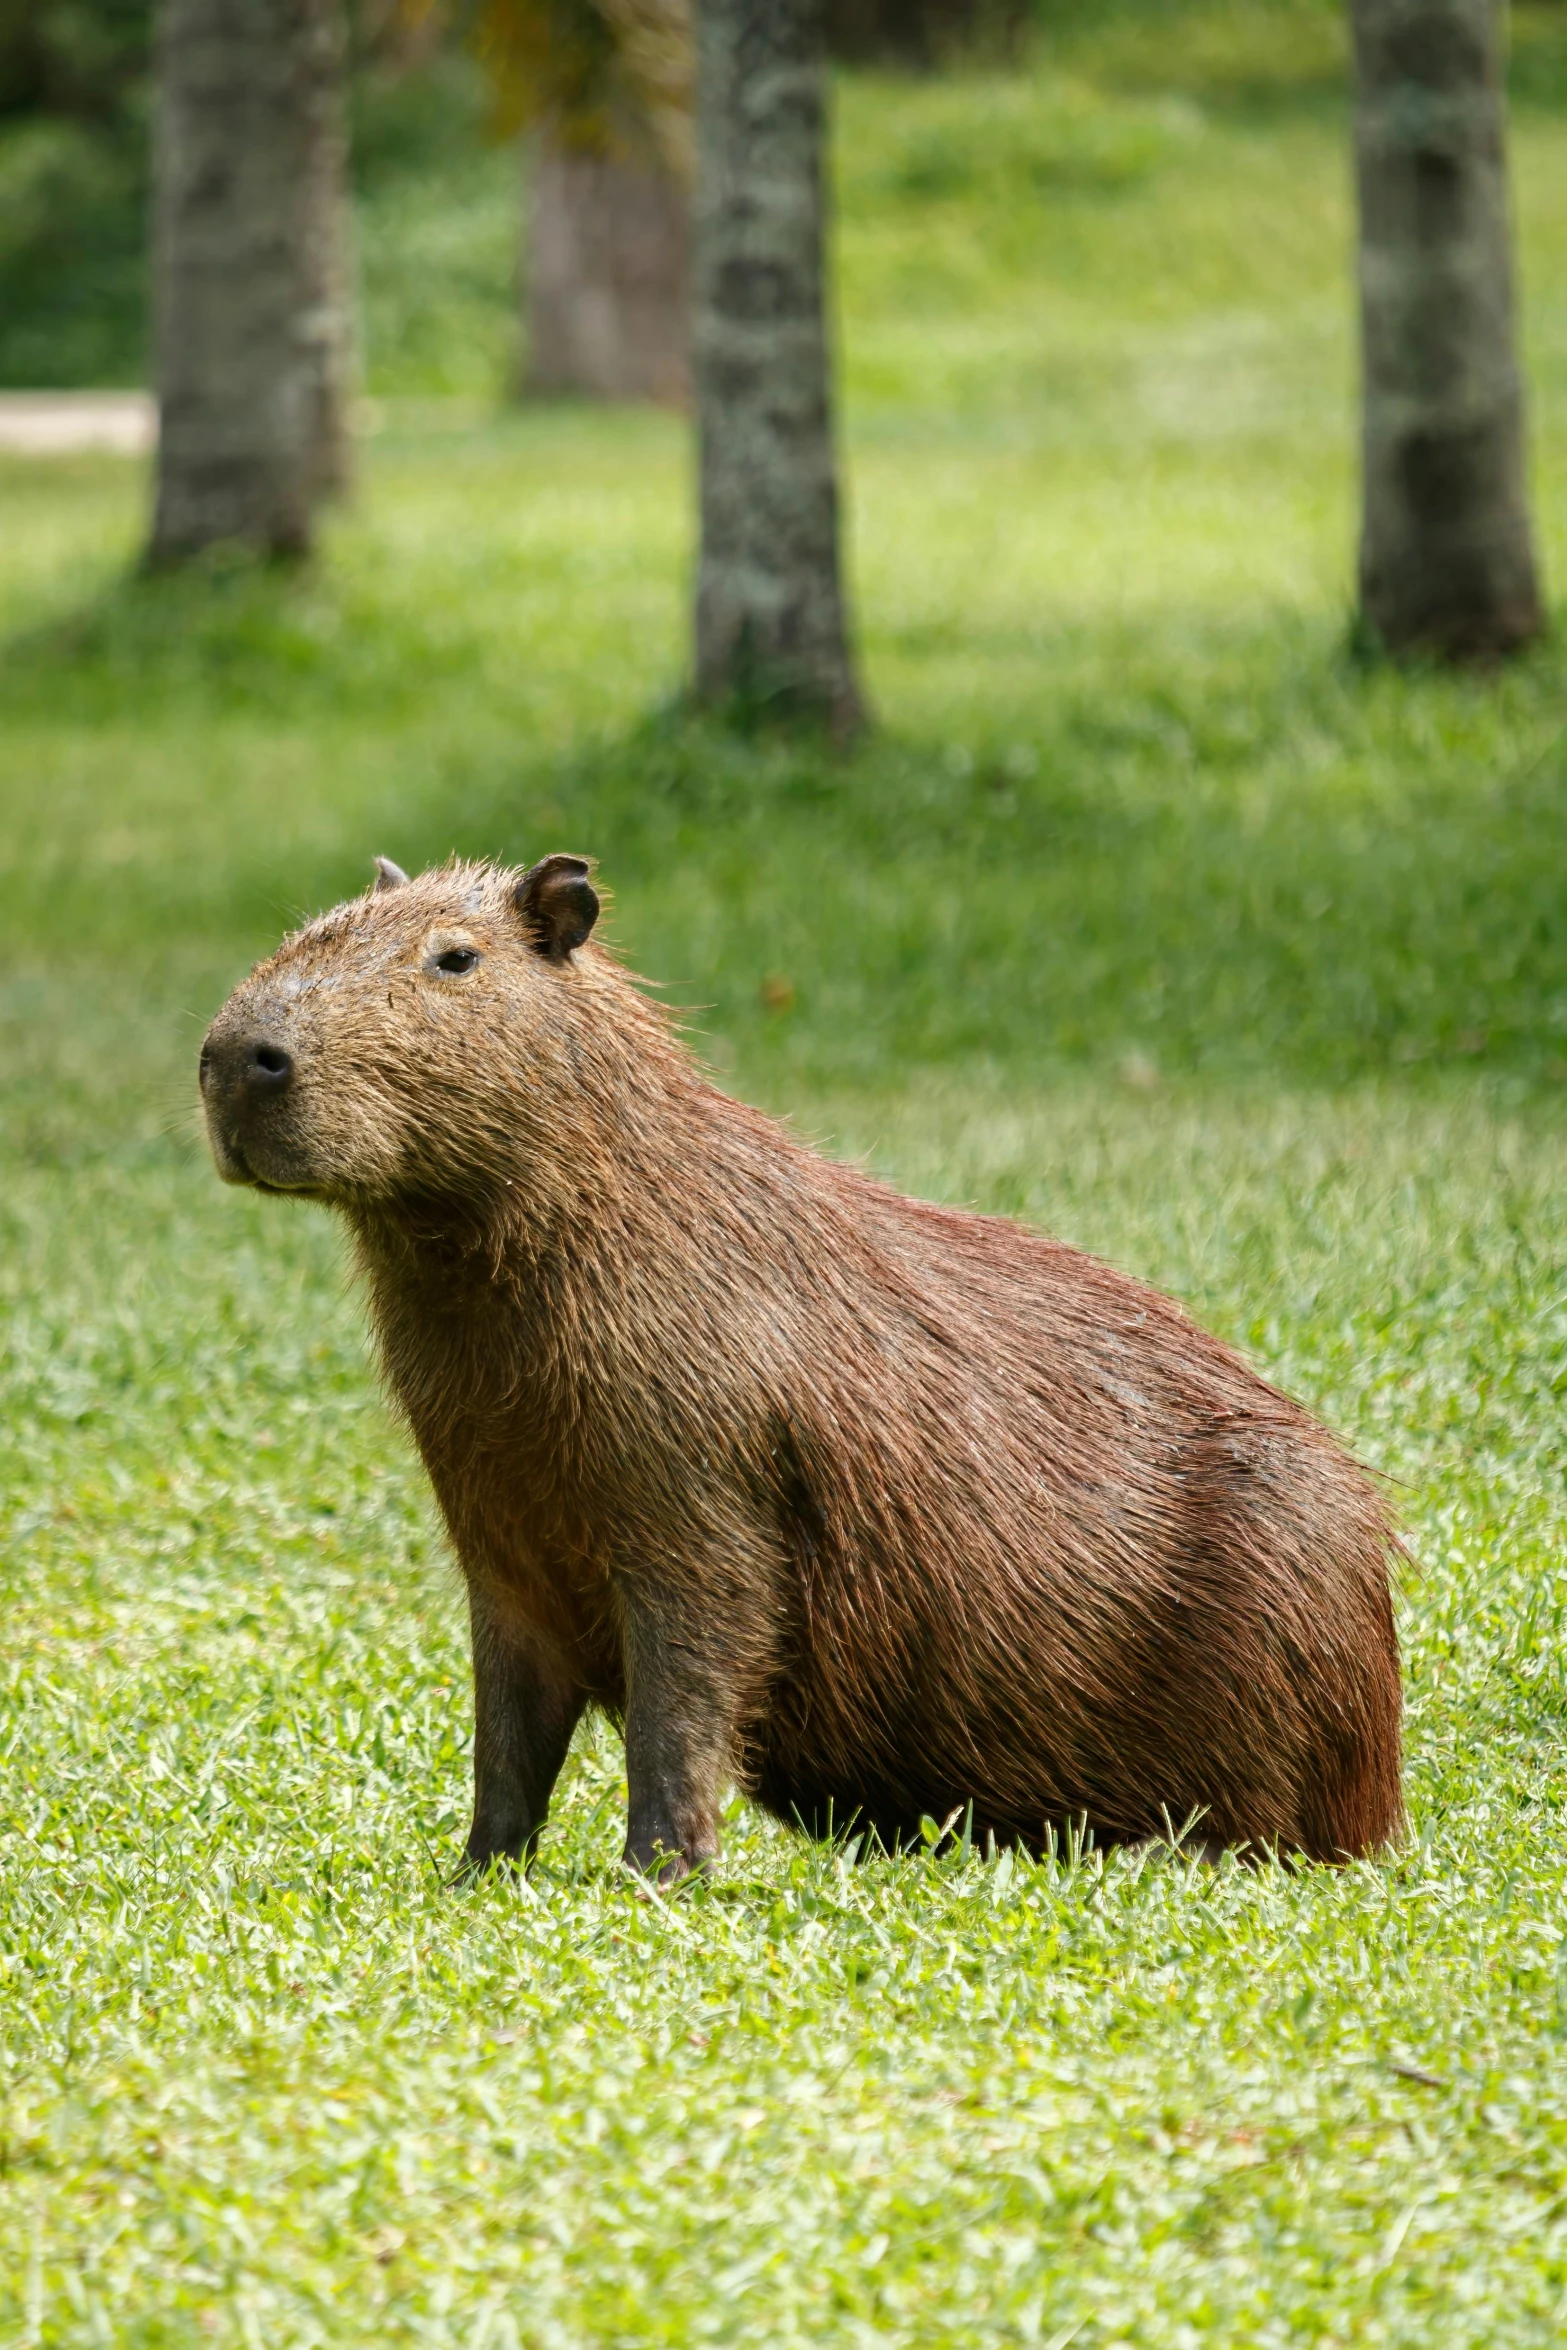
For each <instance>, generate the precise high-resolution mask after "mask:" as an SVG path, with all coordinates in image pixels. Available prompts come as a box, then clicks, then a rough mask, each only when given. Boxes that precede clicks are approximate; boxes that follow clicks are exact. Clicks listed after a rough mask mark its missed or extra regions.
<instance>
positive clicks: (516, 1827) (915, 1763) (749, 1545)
mask: <svg viewBox="0 0 1567 2350" xmlns="http://www.w3.org/2000/svg"><path fill="white" fill-rule="evenodd" d="M586 873H587V868H586V866H585V865H583V864H582V863H581V862H580V861H578V860H573V859H567V858H551V859H547V860H545V861H544V864H543V865H542V866H539V867H535V868H533V869H532V870H531V872H530V873H529V874H528V875H526V876H519V875H517V874H515V873H510V872H504V871H500V870H496V869H494V868H491V867H487V866H475V865H452V866H449V867H448V868H446V869H445V870H444V871H442V872H438V873H428V874H425V875H423V876H421V877H420V878H419V879H417V880H414V881H411V882H410V881H406V880H404V879H403V877H401V876H400V875H398V874H397V871H396V868H394V867H388V868H386V869H385V874H384V878H383V881H382V884H381V886H380V887H379V888H378V889H377V890H375V891H372V892H371V893H369V894H368V895H366V896H365V897H363V898H361V899H357V900H355V901H354V902H353V903H351V904H348V905H345V906H341V907H339V908H337V909H336V911H335V912H332V913H329V914H326V915H324V916H322V917H321V919H320V920H319V921H316V922H313V923H311V924H309V925H308V927H306V928H305V929H303V930H301V931H300V932H299V933H298V934H297V935H296V936H295V937H293V938H291V939H289V940H288V941H286V942H285V944H284V945H283V946H282V947H280V948H279V950H278V952H277V953H276V954H275V955H274V956H273V957H272V958H271V960H270V961H268V962H265V963H263V964H261V965H260V966H259V967H258V969H257V970H256V971H255V972H254V973H253V975H252V976H251V978H250V979H249V980H247V981H246V982H245V984H244V985H243V986H242V987H241V988H240V989H239V990H238V991H237V992H236V994H235V995H234V996H233V997H232V998H231V999H230V1001H229V1003H228V1004H227V1005H226V1006H225V1008H224V1010H223V1011H222V1012H221V1013H220V1014H219V1017H218V1019H217V1021H216V1022H215V1023H214V1025H213V1028H212V1031H211V1034H210V1036H209V1038H208V1040H207V1044H206V1046H205V1048H204V1052H203V1091H204V1095H205V1099H206V1108H207V1116H208V1124H209V1129H210V1132H211V1135H212V1140H213V1148H214V1152H215V1155H216V1158H217V1161H218V1165H219V1168H220V1171H221V1172H222V1173H223V1174H224V1175H225V1176H226V1177H227V1178H228V1179H229V1180H230V1181H236V1182H254V1183H258V1184H260V1185H262V1187H263V1188H267V1189H273V1190H278V1191H286V1192H292V1193H298V1194H303V1195H305V1196H308V1197H314V1198H317V1199H320V1200H324V1201H327V1202H328V1203H330V1204H331V1205H332V1206H334V1207H336V1208H338V1209H340V1210H341V1211H342V1213H343V1214H344V1215H345V1216H346V1218H347V1220H348V1223H349V1226H350V1228H351V1230H352V1232H353V1235H354V1240H355V1244H356V1247H357V1251H358V1255H359V1259H360V1262H361V1264H362V1266H363V1269H364V1272H365V1274H366V1276H367V1279H368V1283H369V1291H370V1299H371V1306H372V1311H373V1316H374V1321H375V1326H376V1330H377V1332H378V1335H379V1338H380V1343H381V1348H382V1352H383V1356H384V1360H385V1365H386V1372H387V1376H388V1379H389V1381H390V1383H391V1386H392V1389H393V1390H394V1392H395V1394H396V1397H397V1399H398V1401H399V1403H400V1405H401V1407H402V1409H403V1411H404V1412H405V1413H406V1415H407V1418H408V1422H409V1424H410V1426H411V1428H412V1430H413V1433H414V1436H415V1438H416V1439H417V1442H418V1445H419V1448H420V1451H421V1452H422V1454H423V1456H424V1459H425V1462H426V1465H427V1466H428V1469H429V1472H430V1476H431V1479H432V1481H433V1484H434V1487H435V1491H436V1494H437V1496H438V1499H439V1501H440V1505H441V1508H442V1511H443V1512H444V1514H445V1519H446V1523H447V1525H448V1527H449V1529H450V1532H451V1538H452V1542H453V1544H454V1546H455V1549H456V1553H457V1556H458V1559H459V1561H460V1562H461V1565H462V1569H463V1573H464V1575H465V1577H466V1580H467V1585H468V1591H469V1598H470V1605H471V1612H472V1619H473V1641H474V1674H475V1697H476V1738H475V1779H476V1789H475V1813H474V1826H473V1832H472V1836H471V1838H470V1841H469V1847H468V1850H469V1857H470V1859H471V1860H472V1861H473V1862H475V1863H482V1862H483V1861H485V1860H487V1859H489V1858H491V1857H493V1856H496V1855H501V1854H510V1855H516V1854H519V1853H522V1852H524V1851H526V1850H527V1849H528V1848H529V1847H530V1846H531V1843H532V1841H533V1839H534V1837H535V1836H536V1834H537V1832H538V1829H539V1827H540V1825H541V1824H542V1821H543V1818H544V1813H545V1808H546V1806H547V1803H548V1800H549V1793H550V1787H551V1784H552V1783H553V1780H554V1778H555V1775H556V1772H557V1770H558V1769H559V1766H560V1763H561V1761H562V1759H563V1758H564V1755H565V1752H566V1748H567V1746H568V1744H569V1742H570V1738H571V1733H572V1730H573V1727H574V1726H575V1724H576V1722H577V1720H578V1718H579V1716H580V1714H581V1712H582V1710H583V1708H584V1707H585V1706H590V1705H597V1706H600V1707H603V1708H605V1709H606V1710H607V1711H608V1712H610V1713H611V1714H612V1715H614V1716H615V1717H616V1718H617V1719H619V1720H620V1721H622V1722H623V1723H624V1724H625V1729H626V1742H627V1769H628V1779H629V1786H630V1820H629V1829H628V1840H627V1855H628V1858H629V1859H631V1860H632V1861H633V1862H635V1863H636V1864H637V1865H638V1866H641V1867H643V1868H653V1869H658V1868H660V1867H661V1866H663V1865H664V1863H665V1861H666V1860H667V1862H668V1866H669V1869H670V1871H671V1873H679V1871H680V1869H681V1868H683V1867H684V1866H685V1865H687V1864H694V1863H697V1862H700V1861H702V1860H704V1859H706V1858H708V1857H709V1856H711V1855H712V1854H713V1853H714V1852H715V1851H716V1849H717V1834H716V1815H717V1806H718V1802H719V1800H720V1795H721V1790H722V1787H723V1785H724V1783H725V1781H726V1780H727V1779H729V1778H730V1777H734V1778H737V1779H738V1780H739V1781H740V1783H741V1784H743V1785H744V1786H745V1787H746V1788H747V1789H749V1790H750V1792H751V1793H752V1794H753V1795H754V1796H755V1797H756V1799H757V1800H758V1801H759V1802H760V1803H762V1804H764V1805H765V1806H766V1807H767V1808H768V1809H769V1810H770V1811H772V1812H774V1813H776V1814H777V1815H778V1816H779V1817H780V1818H781V1819H784V1820H790V1821H796V1820H797V1821H800V1822H802V1823H804V1824H805V1825H806V1826H808V1827H811V1828H814V1829H821V1828H823V1827H825V1826H826V1825H827V1823H828V1822H829V1821H831V1822H836V1823H837V1824H838V1825H839V1826H840V1827H846V1826H847V1825H848V1824H849V1823H850V1822H851V1821H856V1820H857V1821H859V1822H860V1823H861V1824H862V1825H865V1824H868V1825H871V1826H873V1827H874V1828H876V1829H877V1830H879V1832H880V1834H881V1835H882V1837H883V1838H884V1839H885V1840H887V1841H888V1842H889V1843H893V1842H895V1841H898V1840H900V1839H906V1838H907V1837H908V1836H909V1835H910V1834H911V1833H913V1834H917V1833H918V1828H919V1822H920V1819H921V1817H922V1815H925V1816H927V1817H933V1818H935V1819H936V1820H947V1819H948V1818H949V1817H950V1816H951V1815H953V1814H961V1813H965V1812H966V1811H967V1809H968V1807H970V1806H971V1807H972V1822H973V1830H974V1833H975V1835H976V1836H979V1837H983V1836H985V1834H986V1833H987V1832H992V1831H993V1832H994V1834H995V1836H996V1837H997V1839H998V1840H1000V1841H1007V1840H1014V1841H1017V1842H1020V1843H1022V1844H1025V1845H1027V1846H1030V1847H1033V1848H1038V1847H1039V1846H1040V1845H1041V1844H1042V1843H1043V1842H1044V1841H1045V1840H1046V1839H1047V1838H1048V1837H1049V1836H1050V1835H1051V1834H1053V1833H1056V1832H1061V1831H1066V1830H1069V1829H1071V1828H1072V1827H1073V1826H1074V1825H1076V1824H1080V1823H1086V1825H1087V1827H1088V1829H1089V1830H1090V1831H1091V1832H1092V1834H1093V1836H1094V1837H1095V1838H1096V1839H1097V1840H1099V1841H1101V1842H1108V1841H1123V1840H1134V1839H1141V1838H1146V1837H1150V1836H1159V1835H1162V1834H1164V1833H1166V1832H1167V1831H1168V1829H1169V1827H1170V1825H1171V1824H1172V1823H1173V1824H1175V1825H1177V1826H1179V1825H1180V1824H1181V1823H1182V1822H1184V1821H1186V1820H1187V1819H1188V1818H1189V1817H1190V1816H1191V1815H1193V1814H1200V1815H1201V1829H1200V1833H1201V1835H1202V1837H1203V1838H1204V1839H1205V1840H1206V1841H1207V1843H1208V1844H1209V1845H1214V1844H1223V1845H1235V1846H1242V1847H1249V1848H1251V1850H1252V1851H1254V1852H1260V1851H1265V1850H1276V1851H1279V1852H1284V1853H1294V1854H1300V1855H1304V1856H1308V1857H1310V1858H1312V1859H1316V1860H1324V1861H1326V1860H1335V1859H1339V1858H1341V1857H1343V1856H1345V1855H1348V1854H1361V1853H1369V1852H1373V1851H1375V1850H1376V1849H1377V1848H1378V1847H1379V1846H1381V1845H1383V1844H1384V1843H1385V1842H1386V1841H1387V1840H1388V1839H1389V1838H1390V1837H1392V1836H1393V1835H1394V1834H1395V1832H1396V1831H1397V1829H1398V1826H1399V1821H1400V1796H1399V1771H1400V1755H1399V1709H1400V1686H1399V1663H1398V1647H1397V1640H1396V1635H1395V1631H1394V1623H1393V1610H1392V1604H1391V1598H1390V1590H1389V1575H1390V1567H1391V1564H1392V1562H1393V1560H1394V1558H1395V1556H1396V1554H1397V1549H1398V1545H1397V1542H1396V1540H1395V1538H1394V1536H1393V1534H1392V1533H1391V1531H1390V1528H1389V1525H1388V1522H1387V1519H1386V1516H1385V1514H1384V1511H1383V1508H1382V1506H1381V1503H1380V1500H1379V1498H1378V1495H1377V1493H1376V1491H1375V1489H1374V1487H1373V1485H1372V1483H1371V1482H1370V1480H1369V1479H1368V1478H1367V1477H1366V1476H1365V1475H1364V1474H1363V1473H1362V1472H1361V1471H1360V1470H1359V1469H1358V1468H1357V1467H1356V1466H1355V1465H1354V1464H1353V1463H1352V1462H1351V1461H1350V1460H1349V1459H1348V1458H1347V1457H1346V1455H1345V1454H1344V1453H1343V1452H1342V1451H1341V1450H1340V1448H1339V1446H1338V1445H1337V1444H1336V1443H1335V1442H1334V1440H1333V1439H1332V1438H1331V1437H1330V1436H1329V1435H1328V1434H1327V1433H1326V1431H1325V1430H1324V1429H1323V1428H1322V1427H1321V1426H1319V1425H1318V1423H1317V1422H1316V1421H1315V1420H1313V1419H1312V1418H1311V1417H1310V1415H1309V1414H1308V1413H1307V1412H1305V1411H1304V1410H1302V1409H1301V1408H1300V1406H1299V1405H1297V1404H1295V1403H1292V1402H1291V1401H1290V1400H1289V1399H1288V1398H1287V1397H1286V1396H1283V1395H1281V1394H1279V1393H1278V1392H1277V1391H1276V1390H1275V1389H1273V1388H1271V1387H1269V1386H1268V1385H1267V1384H1266V1383H1265V1382H1264V1381H1263V1380H1262V1379H1260V1378H1259V1377H1258V1376H1257V1375H1256V1373H1255V1372H1254V1371H1252V1370H1251V1369H1249V1368H1248V1366H1247V1365H1246V1364H1245V1363H1244V1362H1242V1361H1241V1360H1240V1358H1239V1357H1238V1356H1236V1355H1235V1354H1233V1353H1232V1352H1231V1351H1230V1350H1229V1349H1228V1348H1227V1347H1225V1346H1222V1345H1221V1344H1220V1343H1219V1342H1218V1341H1217V1340H1216V1339H1214V1338H1211V1337H1210V1336H1208V1334H1207V1333H1206V1332H1205V1331H1203V1330H1200V1329H1199V1328H1198V1327H1197V1326H1196V1325H1195V1324H1194V1323H1193V1322H1191V1321H1190V1320H1189V1319H1188V1318H1187V1316H1186V1315H1185V1314H1184V1313H1183V1312H1182V1311H1181V1310H1180V1308H1179V1307H1178V1306H1176V1305H1174V1304H1173V1303H1171V1301H1170V1300H1169V1299H1167V1298H1165V1297H1162V1296H1160V1295H1159V1294H1158V1293H1157V1292H1156V1291H1154V1290H1151V1289H1146V1288H1144V1287H1143V1286H1142V1285H1141V1284H1140V1283H1138V1282H1136V1281H1133V1280H1130V1279H1128V1278H1127V1277H1126V1275H1124V1274H1122V1273H1119V1272H1116V1271H1114V1270H1113V1269H1112V1268H1111V1267H1109V1266H1108V1265H1104V1264H1101V1263H1098V1262H1097V1261H1096V1260H1095V1259H1093V1258H1091V1257H1087V1256H1084V1255H1082V1254H1080V1253H1079V1252H1078V1251H1077V1250H1075V1249H1071V1248H1067V1247H1065V1246H1063V1245H1062V1244H1061V1243H1059V1242H1056V1241H1053V1240H1046V1239H1042V1238H1040V1237H1038V1236H1037V1235H1035V1234H1034V1233H1031V1232H1027V1231H1024V1230H1022V1229H1021V1228H1019V1227H1018V1226H1016V1225H1014V1224H1010V1223H1006V1222H1003V1221H1000V1220H998V1219H996V1218H992V1217H984V1216H977V1215H969V1214H963V1213H959V1212H957V1211H955V1210H952V1209H948V1208H938V1207H931V1206H928V1205H926V1204H925V1203H924V1202H922V1201H919V1200H911V1199H905V1198H901V1197H899V1196H898V1195H897V1194H896V1193H894V1192H892V1191H890V1190H888V1189H886V1188H885V1187H883V1186H882V1185H880V1184H878V1183H875V1182H873V1181H871V1180H870V1179H869V1178H868V1177H867V1176H866V1175H864V1174H862V1173H860V1172H859V1171H857V1170H856V1169H854V1168H852V1167H848V1166H843V1165H838V1164H835V1163H834V1162H832V1161H830V1160H828V1159H825V1158H823V1157H821V1156H819V1155H818V1154H817V1153H815V1152H813V1151H811V1150H809V1149H807V1148H805V1147H804V1146H803V1145H802V1144H801V1143H800V1142H798V1141H797V1140H796V1139H795V1138H794V1137H793V1136H792V1135H791V1134H790V1133H789V1132H788V1131H787V1130H786V1129H785V1128H783V1127H782V1126H780V1125H777V1124H775V1123H774V1122H773V1121H772V1120H770V1119H768V1118H765V1117H762V1116H761V1115H759V1114H758V1113H757V1112H756V1111H754V1110H751V1109H748V1108H746V1107H744V1106H743V1105H742V1104H740V1103H738V1102H734V1101H731V1100H729V1099H728V1098H727V1097H726V1096H725V1095H723V1094H721V1093H719V1092H718V1091H717V1090H716V1089H715V1088H714V1087H713V1085H712V1084H711V1083H709V1081H708V1079H707V1077H706V1076H705V1075H704V1073H703V1072H702V1070H701V1069H700V1068H699V1066H698V1065H697V1064H696V1062H695V1061H694V1060H693V1059H692V1057H691V1056H690V1055H689V1054H688V1053H687V1051H686V1050H685V1049H684V1047H683V1046H682V1044H681V1043H680V1041H679V1040H678V1038H677V1036H676V1035H675V1034H674V1032H673V1030H672V1027H671V1024H670V1022H669V1020H668V1018H667V1016H666V1015H665V1014H664V1013H663V1012H662V1011H660V1010H659V1009H658V1008H657V1007H655V1006H654V1005H653V1004H651V1003H650V1002H649V1001H648V1000H647V998H646V997H645V996H644V995H643V994H641V993H640V992H639V991H638V989H637V988H636V987H635V986H634V985H633V983H632V981H631V979H630V978H629V977H628V975H627V974H626V973H625V971H624V970H623V969H622V968H621V967H620V966H619V965H618V964H617V963H616V962H615V961H614V960H613V959H612V958H611V957H610V956H609V955H608V954H606V953H604V952H603V951H601V950H600V949H599V948H598V947H597V946H594V945H591V944H586V943H583V942H584V941H585V940H586V936H587V931H588V930H589V929H590V928H591V924H592V918H593V914H594V912H595V911H596V907H597V901H596V899H595V898H594V897H593V893H592V890H591V887H590V885H589V884H588V882H587V879H586ZM443 957H444V958H445V962H444V965H443V962H442V958H443Z"/></svg>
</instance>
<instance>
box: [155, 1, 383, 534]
mask: <svg viewBox="0 0 1567 2350" xmlns="http://www.w3.org/2000/svg"><path fill="white" fill-rule="evenodd" d="M343 58H344V37H343V22H342V15H341V9H340V0H164V6H163V10H162V16H161V21H160V24H159V34H158V48H157V77H158V134H157V164H158V169H157V200H156V225H155V235H154V257H153V265H154V304H155V325H156V341H157V371H158V402H159V412H160V429H159V444H158V484H157V503H156V510H155V514H154V520H153V535H152V547H151V559H152V560H153V561H154V562H155V563H167V562H176V561H179V560H180V559H182V558H184V557H186V556H189V555H193V554H195V553H197V552H198V551H199V550H200V549H201V548H203V547H207V546H211V545H213V544H215V543H216V542H218V541H221V540H227V539H239V540H244V541H247V542H248V543H249V544H251V545H253V546H257V547H260V548H263V549H265V550H267V551H268V552H271V553H294V554H297V553H302V552H304V551H305V550H306V549H307V548H308V546H309V544H310V539H311V527H312V518H313V515H314V512H315V509H316V507H317V505H318V504H319V502H320V500H321V499H322V498H324V497H326V496H329V495H332V494H336V493H339V492H341V491H342V490H344V489H345V488H346V486H347V482H348V474H349V439H348V416H347V406H348V394H349V386H350V371H351V354H352V335H351V330H350V303H349V299H348V287H347V254H346V225H347V224H346V196H345V178H346V144H345V136H344V129H343Z"/></svg>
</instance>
